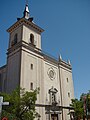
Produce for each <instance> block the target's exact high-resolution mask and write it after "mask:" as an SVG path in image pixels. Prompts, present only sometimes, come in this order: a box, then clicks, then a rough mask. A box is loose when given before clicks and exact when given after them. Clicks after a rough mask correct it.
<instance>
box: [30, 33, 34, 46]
mask: <svg viewBox="0 0 90 120" xmlns="http://www.w3.org/2000/svg"><path fill="white" fill-rule="evenodd" d="M30 43H31V44H33V45H34V35H33V34H30Z"/></svg>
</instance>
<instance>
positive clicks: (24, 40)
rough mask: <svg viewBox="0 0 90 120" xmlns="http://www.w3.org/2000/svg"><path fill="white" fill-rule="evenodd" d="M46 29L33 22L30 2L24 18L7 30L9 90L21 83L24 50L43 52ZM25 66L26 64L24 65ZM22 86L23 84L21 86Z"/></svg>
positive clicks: (26, 7) (18, 19)
mask: <svg viewBox="0 0 90 120" xmlns="http://www.w3.org/2000/svg"><path fill="white" fill-rule="evenodd" d="M43 31H44V30H43V29H42V28H40V27H39V26H37V25H36V24H35V23H34V22H33V17H30V12H29V7H28V4H26V5H25V9H24V12H23V17H22V18H17V22H16V23H14V24H13V25H12V26H11V27H10V28H9V29H8V30H7V32H8V33H9V47H8V52H7V85H6V86H7V90H6V91H8V92H10V91H12V90H13V89H15V88H16V87H17V86H19V85H20V83H21V71H22V70H21V68H22V59H23V60H24V57H23V51H24V53H26V51H27V52H31V51H32V52H33V51H37V52H41V33H42V32H43ZM23 67H24V66H23ZM21 87H22V86H21Z"/></svg>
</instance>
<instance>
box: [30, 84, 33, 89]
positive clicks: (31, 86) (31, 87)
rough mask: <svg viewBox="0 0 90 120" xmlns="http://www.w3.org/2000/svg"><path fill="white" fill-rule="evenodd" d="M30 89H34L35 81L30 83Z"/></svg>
mask: <svg viewBox="0 0 90 120" xmlns="http://www.w3.org/2000/svg"><path fill="white" fill-rule="evenodd" d="M30 90H33V83H32V82H31V83H30Z"/></svg>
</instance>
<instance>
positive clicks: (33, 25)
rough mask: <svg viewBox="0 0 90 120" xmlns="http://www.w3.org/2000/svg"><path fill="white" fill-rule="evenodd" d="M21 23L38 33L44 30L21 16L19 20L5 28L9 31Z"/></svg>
mask: <svg viewBox="0 0 90 120" xmlns="http://www.w3.org/2000/svg"><path fill="white" fill-rule="evenodd" d="M21 24H26V25H29V26H31V27H32V28H34V29H35V30H37V31H38V32H40V33H42V32H44V30H43V29H42V28H40V27H39V26H37V25H36V24H35V23H33V22H31V21H29V20H28V19H25V18H21V19H20V20H18V21H17V22H16V23H15V24H13V25H12V26H11V27H10V28H8V29H7V32H9V33H11V32H12V31H13V30H14V29H16V28H17V27H18V26H20V25H21Z"/></svg>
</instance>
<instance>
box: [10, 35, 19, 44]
mask: <svg viewBox="0 0 90 120" xmlns="http://www.w3.org/2000/svg"><path fill="white" fill-rule="evenodd" d="M17 40H18V35H17V33H16V34H15V35H14V40H13V41H12V42H11V46H13V45H15V44H16V43H17Z"/></svg>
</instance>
